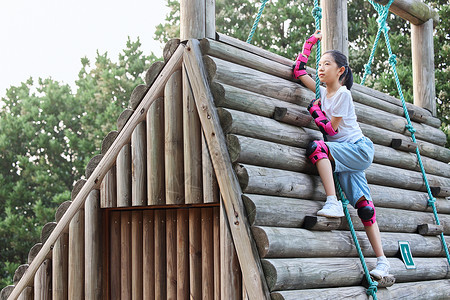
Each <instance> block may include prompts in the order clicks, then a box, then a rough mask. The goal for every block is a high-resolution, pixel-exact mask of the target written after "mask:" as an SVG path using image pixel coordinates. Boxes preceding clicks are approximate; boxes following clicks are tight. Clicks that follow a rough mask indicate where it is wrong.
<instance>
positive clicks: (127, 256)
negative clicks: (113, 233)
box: [120, 211, 131, 300]
mask: <svg viewBox="0 0 450 300" xmlns="http://www.w3.org/2000/svg"><path fill="white" fill-rule="evenodd" d="M120 287H121V297H120V299H124V300H131V212H130V211H122V212H121V213H120Z"/></svg>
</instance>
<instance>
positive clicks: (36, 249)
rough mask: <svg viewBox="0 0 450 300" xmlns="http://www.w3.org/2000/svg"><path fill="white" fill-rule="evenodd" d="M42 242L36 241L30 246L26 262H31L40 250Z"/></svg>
mask: <svg viewBox="0 0 450 300" xmlns="http://www.w3.org/2000/svg"><path fill="white" fill-rule="evenodd" d="M41 248H42V243H37V244H35V245H34V246H33V247H31V249H30V251H29V252H28V261H27V262H28V264H31V263H32V262H33V259H34V258H35V257H36V255H37V254H38V253H39V251H41Z"/></svg>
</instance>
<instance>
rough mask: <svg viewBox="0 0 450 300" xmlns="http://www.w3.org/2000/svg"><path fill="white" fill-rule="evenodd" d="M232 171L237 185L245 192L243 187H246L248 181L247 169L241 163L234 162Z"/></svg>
mask: <svg viewBox="0 0 450 300" xmlns="http://www.w3.org/2000/svg"><path fill="white" fill-rule="evenodd" d="M234 172H235V173H236V175H237V177H238V180H239V185H240V186H241V189H242V191H243V192H245V189H246V188H247V186H248V181H249V176H248V172H247V169H246V168H245V167H244V166H243V165H241V164H235V165H234Z"/></svg>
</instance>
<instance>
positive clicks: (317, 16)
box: [312, 0, 378, 300]
mask: <svg viewBox="0 0 450 300" xmlns="http://www.w3.org/2000/svg"><path fill="white" fill-rule="evenodd" d="M312 15H313V17H314V20H315V26H316V30H319V29H320V20H321V19H322V9H321V8H320V6H319V1H318V0H314V8H313V10H312ZM320 52H321V51H320V41H318V42H317V52H316V74H317V73H318V69H319V60H320ZM316 99H320V80H319V76H316ZM324 139H325V140H326V137H325V136H324ZM333 176H334V183H335V185H336V189H337V191H338V194H339V197H340V198H341V202H342V206H343V208H344V213H345V217H346V219H347V222H348V226H349V228H350V232H351V235H352V238H353V242H354V243H355V247H356V250H357V251H358V256H359V260H360V261H361V265H362V267H363V269H364V274H365V276H366V280H367V282H368V283H369V288H368V289H367V291H366V294H367V295H370V296H372V298H373V299H374V300H377V287H378V282H376V281H373V280H372V278H371V277H370V275H369V269H368V268H367V265H366V261H365V259H364V255H363V253H362V250H361V247H360V245H359V241H358V237H357V236H356V232H355V228H354V227H353V223H352V219H351V217H350V213H349V211H348V208H347V205H348V203H349V202H348V200H347V198H346V197H345V196H344V193H343V191H342V188H341V184H340V183H339V178H338V177H337V175H336V174H333Z"/></svg>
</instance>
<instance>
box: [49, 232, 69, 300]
mask: <svg viewBox="0 0 450 300" xmlns="http://www.w3.org/2000/svg"><path fill="white" fill-rule="evenodd" d="M68 263H69V234H68V233H63V234H62V235H61V236H60V237H59V238H58V239H57V240H56V243H55V246H54V247H53V250H52V275H53V278H52V299H55V300H65V299H68V290H69V272H68V271H69V264H68Z"/></svg>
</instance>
